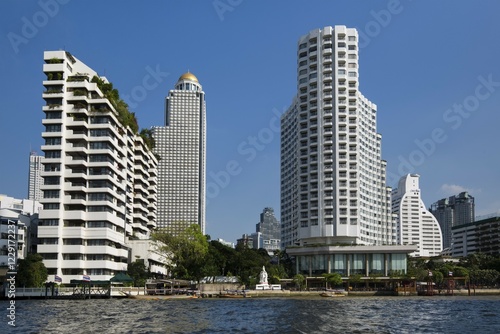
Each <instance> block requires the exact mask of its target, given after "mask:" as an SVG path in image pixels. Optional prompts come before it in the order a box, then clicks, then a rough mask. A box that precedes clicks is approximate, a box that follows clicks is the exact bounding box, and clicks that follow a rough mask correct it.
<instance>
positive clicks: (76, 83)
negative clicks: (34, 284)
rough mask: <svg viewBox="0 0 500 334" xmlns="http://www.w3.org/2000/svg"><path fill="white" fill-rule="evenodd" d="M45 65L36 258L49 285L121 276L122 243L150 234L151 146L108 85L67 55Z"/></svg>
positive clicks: (53, 56)
mask: <svg viewBox="0 0 500 334" xmlns="http://www.w3.org/2000/svg"><path fill="white" fill-rule="evenodd" d="M44 61H45V64H44V65H43V71H44V73H45V75H46V80H44V81H43V86H44V88H45V91H44V92H43V98H44V100H45V103H46V104H45V105H44V106H43V112H44V114H45V119H43V121H42V124H43V126H44V128H45V130H44V131H43V133H42V138H43V139H44V142H45V144H44V145H43V146H42V151H43V152H44V154H45V156H44V158H43V159H42V164H43V171H42V177H43V180H44V182H43V185H42V187H41V190H42V191H43V198H42V199H41V200H40V202H41V204H42V205H43V209H42V210H41V211H40V216H39V225H38V240H39V245H38V253H39V254H40V255H41V256H42V257H43V259H44V260H43V261H44V264H45V266H46V267H47V269H48V273H49V278H48V279H49V280H53V279H54V275H59V276H61V277H62V281H63V283H69V282H70V280H72V279H75V280H81V279H82V278H83V275H88V276H90V277H91V279H92V280H109V279H110V278H111V277H113V276H114V275H115V274H117V273H118V272H121V271H124V270H126V269H127V263H128V257H129V250H130V248H129V246H128V245H127V240H128V239H129V238H133V239H148V238H149V233H150V229H151V228H154V227H155V226H156V186H157V170H156V167H157V164H158V161H157V159H156V157H155V155H154V154H153V152H152V151H151V150H150V147H149V146H148V145H150V143H151V142H152V140H151V138H149V137H148V136H147V134H144V135H139V134H138V126H137V123H136V122H135V121H134V120H133V116H132V115H131V114H129V112H128V110H127V109H126V106H124V103H123V101H121V100H119V98H118V97H117V92H116V91H114V90H113V86H112V84H110V83H109V82H108V81H107V79H106V78H104V77H99V76H98V74H97V73H96V72H95V71H94V70H92V69H91V68H90V67H88V66H87V65H85V64H84V63H83V62H81V61H80V60H78V59H77V58H76V57H74V56H73V55H71V54H70V53H69V52H65V51H46V52H45V53H44Z"/></svg>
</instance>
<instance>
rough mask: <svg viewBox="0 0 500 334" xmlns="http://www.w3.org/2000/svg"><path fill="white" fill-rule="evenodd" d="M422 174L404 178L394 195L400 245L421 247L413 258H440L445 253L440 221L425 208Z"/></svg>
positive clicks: (394, 210) (414, 253) (394, 209)
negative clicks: (422, 194) (422, 195)
mask: <svg viewBox="0 0 500 334" xmlns="http://www.w3.org/2000/svg"><path fill="white" fill-rule="evenodd" d="M419 178H420V176H419V175H418V174H408V175H405V176H403V177H402V178H401V179H400V180H399V183H398V188H397V189H394V190H393V192H392V211H393V212H394V213H395V214H396V215H397V221H398V225H397V226H398V228H397V231H398V235H397V240H398V244H399V245H417V246H418V248H417V250H416V251H415V252H413V253H412V254H410V255H411V256H417V257H419V256H425V257H427V256H437V255H439V254H440V253H441V251H442V250H443V237H442V234H441V228H440V227H439V223H438V221H437V219H436V218H435V217H434V216H433V215H432V213H430V212H429V211H428V210H427V209H426V208H425V205H424V202H423V201H422V199H421V197H420V195H421V193H420V187H419V184H418V181H419Z"/></svg>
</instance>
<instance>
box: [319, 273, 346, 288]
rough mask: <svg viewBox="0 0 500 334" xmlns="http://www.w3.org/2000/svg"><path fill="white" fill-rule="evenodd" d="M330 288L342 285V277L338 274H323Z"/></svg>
mask: <svg viewBox="0 0 500 334" xmlns="http://www.w3.org/2000/svg"><path fill="white" fill-rule="evenodd" d="M323 277H324V278H325V281H326V283H327V287H328V288H332V287H334V286H338V285H341V284H342V276H341V275H340V274H338V273H332V274H323Z"/></svg>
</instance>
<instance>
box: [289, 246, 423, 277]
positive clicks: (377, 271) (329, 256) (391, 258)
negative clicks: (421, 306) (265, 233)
mask: <svg viewBox="0 0 500 334" xmlns="http://www.w3.org/2000/svg"><path fill="white" fill-rule="evenodd" d="M416 248H417V246H416V245H387V246H383V245H372V246H369V245H351V246H347V245H346V246H341V245H328V244H312V245H304V246H300V247H287V249H286V252H287V254H288V255H290V256H294V257H295V263H296V268H295V271H296V274H302V275H306V276H310V277H312V276H321V275H322V274H325V273H338V274H340V275H341V276H342V277H349V276H351V275H361V276H363V277H369V276H370V275H379V276H381V277H389V276H391V275H395V274H397V275H404V274H406V272H407V260H406V259H407V255H408V254H410V253H412V252H414V251H415V250H416Z"/></svg>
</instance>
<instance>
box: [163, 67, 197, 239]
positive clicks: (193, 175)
mask: <svg viewBox="0 0 500 334" xmlns="http://www.w3.org/2000/svg"><path fill="white" fill-rule="evenodd" d="M153 137H154V139H155V149H154V152H155V153H156V154H157V155H159V157H160V159H159V166H158V215H157V217H158V219H157V226H158V228H160V229H163V230H165V231H167V232H169V233H172V234H174V235H175V234H178V233H179V232H180V231H182V230H183V229H184V228H185V227H186V226H189V225H191V224H198V225H199V226H200V228H201V231H202V232H203V233H205V197H206V195H205V193H206V191H205V188H206V108H205V93H204V92H203V90H202V87H201V85H200V83H199V81H198V79H197V78H196V76H194V75H193V74H192V73H190V72H187V73H184V74H183V75H181V76H180V77H179V80H177V83H176V84H175V89H173V90H170V91H169V93H168V96H167V97H166V98H165V122H164V125H163V126H159V127H154V128H153Z"/></svg>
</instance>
